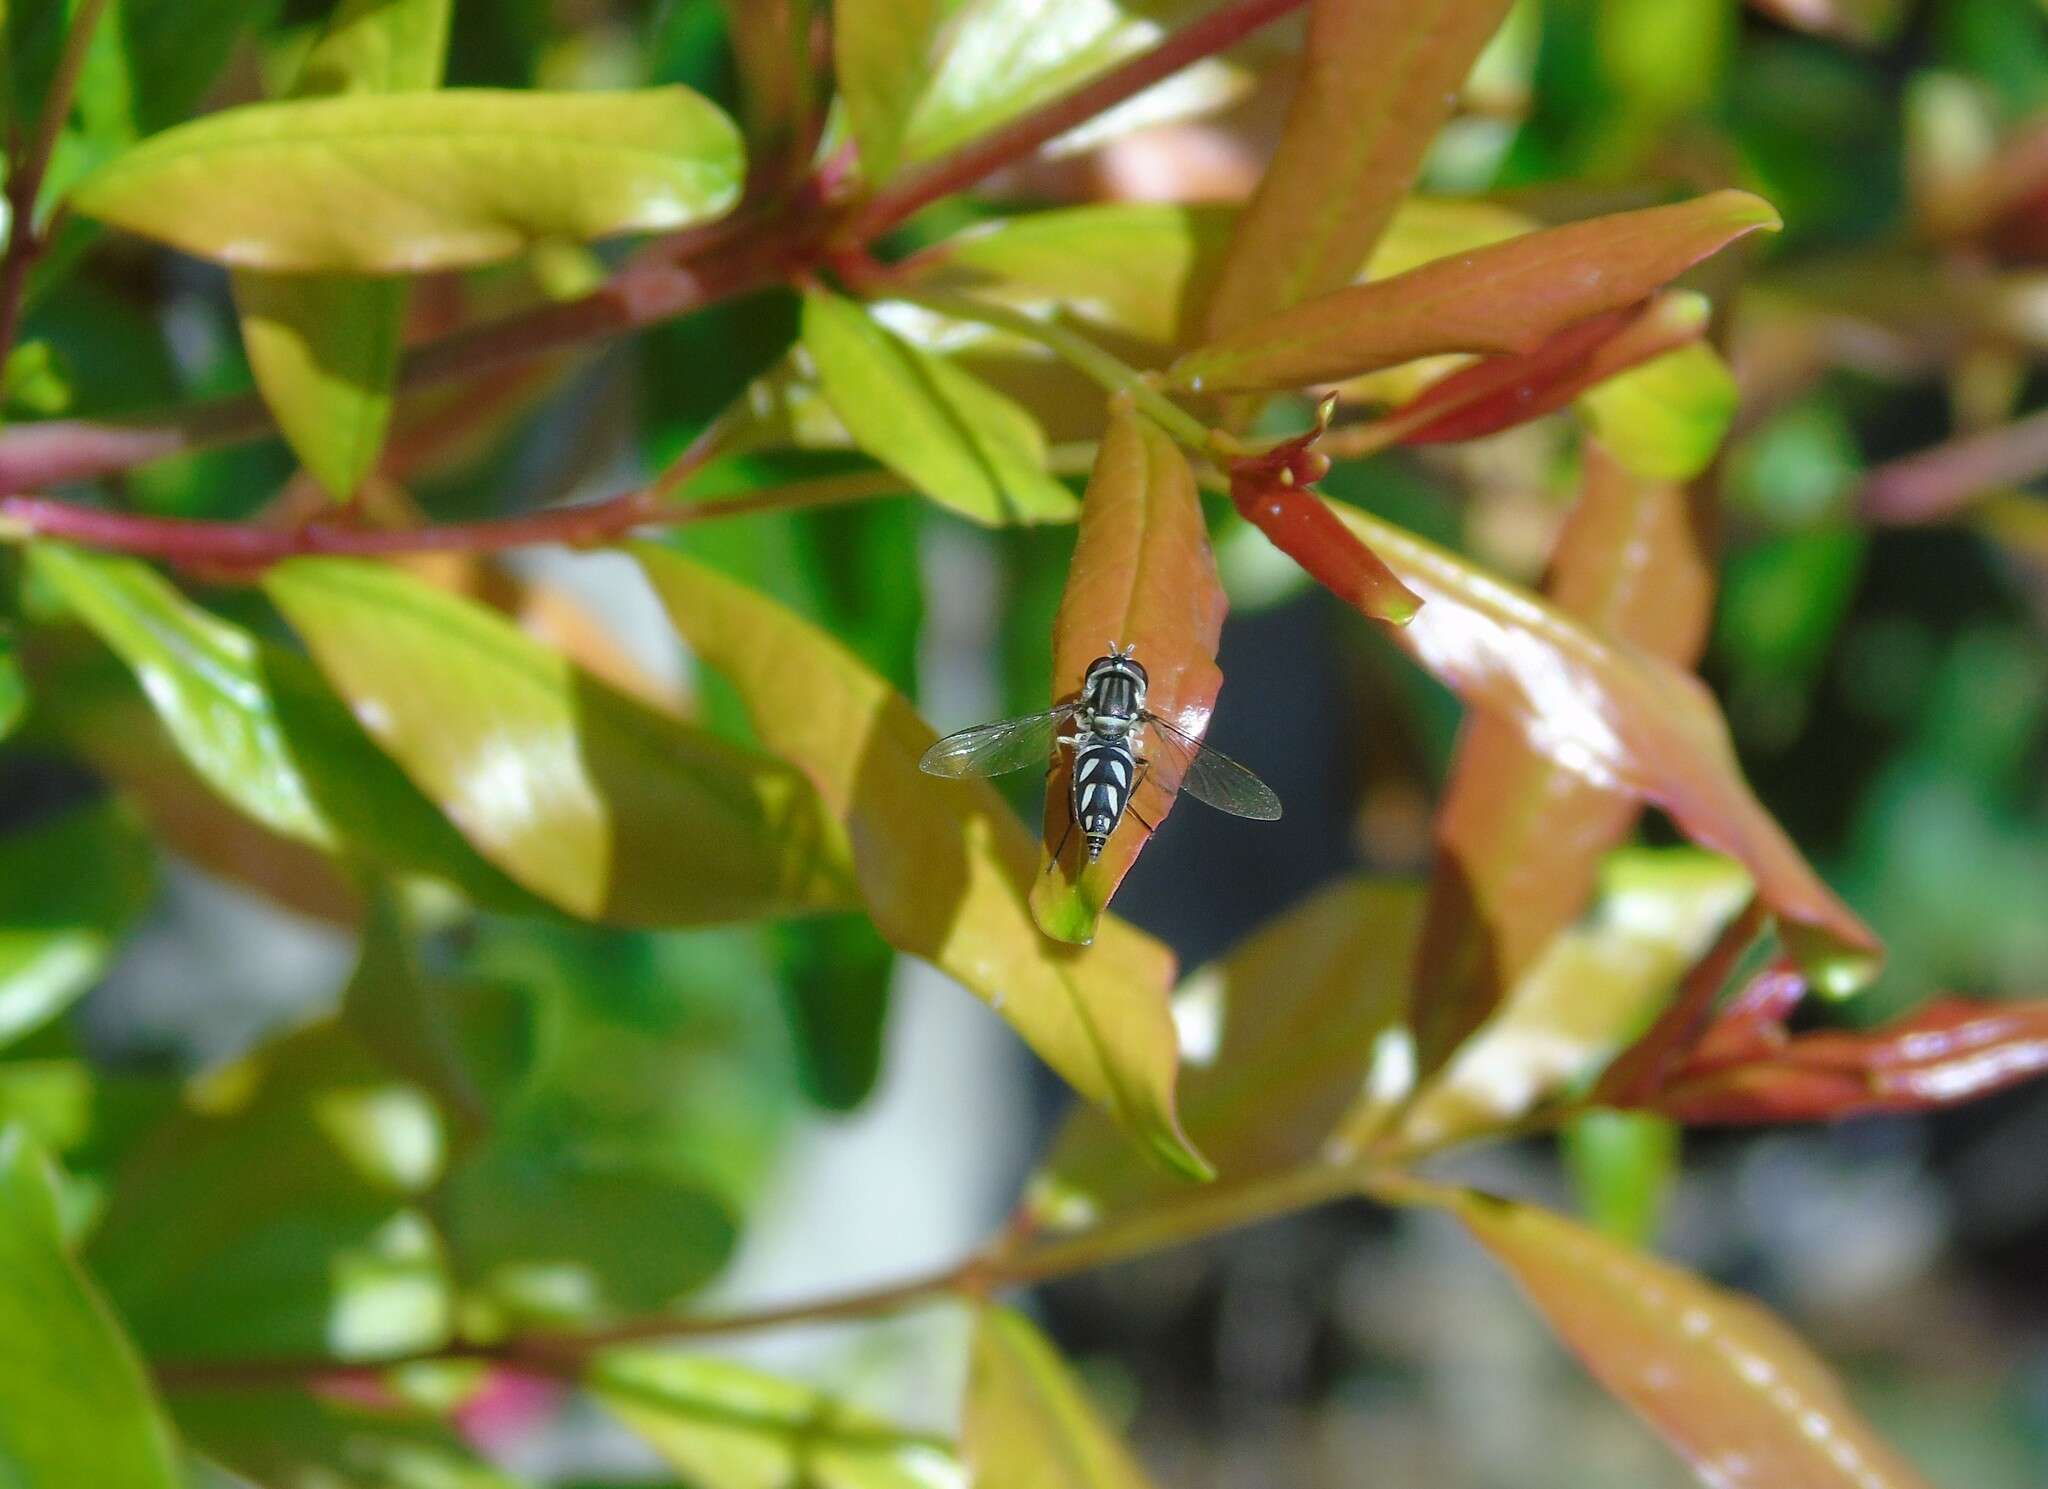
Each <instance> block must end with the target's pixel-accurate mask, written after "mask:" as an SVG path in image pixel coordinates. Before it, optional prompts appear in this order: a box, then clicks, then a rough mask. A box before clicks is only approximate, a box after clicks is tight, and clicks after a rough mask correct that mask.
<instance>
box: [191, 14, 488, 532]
mask: <svg viewBox="0 0 2048 1489" xmlns="http://www.w3.org/2000/svg"><path fill="white" fill-rule="evenodd" d="M449 4H450V0H398V3H392V0H349V3H347V4H345V5H343V6H342V7H341V9H340V10H339V11H337V12H336V13H335V16H334V18H333V19H332V20H331V21H330V22H329V23H328V27H327V30H326V32H325V34H323V35H322V36H321V38H320V40H319V41H317V42H315V43H314V45H313V50H312V51H311V52H310V53H309V54H308V56H307V58H306V62H305V65H304V66H303V67H302V68H301V69H300V74H299V81H298V85H297V87H296V88H295V89H294V90H293V96H295V97H299V98H314V97H321V96H326V95H331V94H342V93H359V94H375V93H405V92H417V91H420V90H422V89H430V88H433V87H436V86H438V85H439V83H440V81H441V63H442V58H443V56H444V54H445V53H446V51H447V48H448V12H449ZM232 282H233V285H234V294H235V308H236V310H237V312H238V313H239V314H240V316H241V321H242V344H243V347H244V348H245V349H246V350H247V352H248V355H249V370H250V371H251V372H252V373H253V374H254V375H255V377H256V385H257V387H258V388H260V389H261V390H262V392H263V401H264V402H265V404H267V405H268V406H269V408H270V411H271V413H272V415H273V416H274V417H275V418H276V419H277V422H278V427H279V429H281V430H282V431H283V433H284V436H285V438H286V440H288V441H289V442H290V444H291V447H292V449H293V451H294V452H295V453H296V454H297V455H298V457H299V460H300V462H301V463H302V464H304V465H305V467H306V469H307V470H308V471H309V472H311V473H312V475H313V478H314V479H315V480H317V481H318V482H320V484H321V485H322V486H324V487H325V488H326V489H327V490H328V492H329V493H330V494H331V495H333V496H334V497H335V498H336V499H337V500H345V499H346V498H348V497H349V496H352V495H353V494H354V493H355V490H356V487H357V486H358V485H359V484H360V483H361V481H362V479H363V477H364V476H366V475H368V474H369V473H370V471H371V469H372V468H373V467H374V466H375V464H376V461H377V454H378V451H379V449H380V448H381V447H382V445H383V442H384V429H385V426H386V424H387V423H388V422H389V420H390V417H391V379H392V375H393V373H394V372H395V371H396V370H397V367H398V342H399V332H400V329H401V325H402V322H403V320H404V318H405V304H406V286H405V285H404V284H403V283H402V282H401V281H396V280H362V279H351V278H347V277H345V276H338V275H327V274H319V275H290V276H285V275H275V274H263V273H260V272H258V271H255V270H248V269H245V270H242V271H241V272H240V273H238V274H236V275H234V277H233V281H232Z"/></svg>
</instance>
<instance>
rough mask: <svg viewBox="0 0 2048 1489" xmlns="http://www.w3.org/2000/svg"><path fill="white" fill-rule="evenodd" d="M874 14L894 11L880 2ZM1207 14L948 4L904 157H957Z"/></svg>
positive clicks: (1098, 6) (1117, 6)
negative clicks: (976, 140) (982, 138)
mask: <svg viewBox="0 0 2048 1489" xmlns="http://www.w3.org/2000/svg"><path fill="white" fill-rule="evenodd" d="M877 8H878V9H881V10H884V11H888V10H890V8H891V7H889V5H888V0H882V4H881V5H880V6H878V7H877ZM1208 8H1211V7H1208V6H1206V5H1204V4H1201V3H1199V0H1112V3H1107V4H1105V3H1102V0H1051V3H1047V0H951V3H949V4H947V5H946V7H945V15H946V20H945V25H944V26H943V27H942V28H941V29H940V30H939V31H938V33H937V35H936V37H935V47H934V49H933V51H932V52H931V53H930V54H929V55H927V56H926V57H924V58H922V59H920V60H921V63H922V68H921V76H920V77H919V78H918V79H917V81H918V82H919V83H920V84H921V87H919V89H918V91H917V94H916V98H915V101H914V103H913V104H912V105H911V108H910V113H909V117H908V118H907V119H905V120H904V122H903V126H902V157H903V159H904V160H905V161H919V160H927V159H930V158H932V157H933V156H937V155H943V154H945V153H946V152H947V151H949V150H953V149H956V148H958V147H959V146H961V145H964V144H966V143H967V142H968V141H969V140H971V139H973V138H975V136H977V135H981V134H986V133H987V132H988V131H990V130H992V129H994V128H996V127H997V126H998V125H1000V124H1004V123H1006V122H1008V121H1009V120H1011V119H1014V118H1016V117H1017V116H1018V115H1020V114H1023V113H1025V112H1026V111H1028V110H1030V109H1032V108H1034V107H1036V106H1037V105H1039V104H1042V103H1049V102H1050V101H1052V100H1053V99H1055V98H1057V97H1059V96H1060V95H1061V94H1063V93H1067V92H1070V91H1071V90H1073V89H1074V88H1077V87H1079V86H1080V85H1081V84H1083V83H1085V82H1087V81H1088V80H1089V79H1090V78H1092V77H1094V76H1096V75H1097V74H1099V73H1103V72H1106V71H1108V70H1109V69H1110V68H1112V67H1114V66H1116V65H1117V64H1118V63H1120V62H1124V61H1127V60H1129V59H1130V58H1132V57H1134V56H1137V55H1138V54H1139V53H1141V52H1146V51H1149V50H1151V49H1152V48H1153V47H1155V46H1157V45H1158V44H1159V38H1160V36H1161V34H1162V32H1163V31H1165V30H1168V29H1171V28H1173V27H1175V26H1178V25H1179V24H1180V23H1181V22H1182V21H1184V20H1187V19H1191V18H1192V17H1194V16H1196V15H1198V14H1200V13H1201V12H1202V11H1203V10H1205V9H1208ZM1159 86H1160V87H1170V86H1172V83H1171V82H1169V83H1167V84H1162V85H1159ZM1142 96H1143V95H1141V97H1142ZM1124 107H1125V108H1126V109H1128V108H1131V107H1132V105H1125V106H1124ZM1140 107H1142V106H1140ZM1122 111H1123V110H1119V111H1118V112H1122Z"/></svg>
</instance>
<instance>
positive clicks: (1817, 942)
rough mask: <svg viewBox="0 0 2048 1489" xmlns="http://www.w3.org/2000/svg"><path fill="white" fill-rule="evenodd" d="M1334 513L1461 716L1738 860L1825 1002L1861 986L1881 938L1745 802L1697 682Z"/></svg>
mask: <svg viewBox="0 0 2048 1489" xmlns="http://www.w3.org/2000/svg"><path fill="white" fill-rule="evenodd" d="M1330 510H1331V511H1333V512H1335V513H1336V514H1337V516H1338V517H1340V518H1341V519H1342V521H1343V522H1344V524H1345V526H1347V527H1348V528H1350V529H1351V531H1352V532H1353V533H1355V534H1356V535H1357V536H1358V537H1359V538H1360V539H1361V540H1362V541H1363V542H1365V543H1366V544H1368V545H1370V546H1371V547H1372V548H1373V549H1374V550H1375V551H1376V552H1377V553H1378V554H1379V555H1380V556H1381V557H1382V558H1384V559H1385V561H1386V563H1387V564H1388V566H1389V567H1391V568H1392V569H1393V571H1394V573H1395V574H1397V575H1398V576H1399V577H1400V578H1401V580H1402V581H1403V582H1404V583H1405V584H1406V585H1407V586H1408V587H1409V588H1410V589H1412V590H1414V591H1415V592H1416V593H1417V594H1419V595H1420V596H1421V597H1422V599H1423V601H1424V604H1423V606H1422V609H1421V611H1420V612H1419V613H1418V614H1417V615H1416V617H1415V619H1414V620H1413V621H1412V622H1410V623H1409V624H1408V625H1406V626H1403V627H1400V628H1398V629H1394V630H1392V631H1391V632H1390V635H1391V637H1392V639H1393V640H1394V641H1395V643H1396V644H1397V645H1399V646H1400V647H1401V648H1402V649H1403V650H1404V651H1406V652H1408V653H1409V655H1411V656H1412V657H1414V658H1415V659H1416V660H1417V661H1418V662H1420V663H1421V664H1422V665H1423V666H1424V667H1426V668H1428V669H1429V670H1430V671H1431V672H1432V673H1434V674H1435V675H1436V676H1437V677H1438V678H1440V679H1441V680H1442V681H1443V682H1444V683H1445V684H1446V685H1447V686H1449V687H1450V688H1451V690H1452V691H1453V692H1455V693H1457V694H1458V695H1459V696H1460V697H1462V698H1463V699H1464V700H1465V702H1466V703H1467V704H1468V705H1469V706H1471V707H1473V708H1475V709H1478V710H1480V711H1481V712H1484V713H1492V714H1497V715H1500V716H1502V717H1504V718H1506V719H1508V720H1509V721H1511V722H1512V723H1513V724H1514V725H1515V726H1516V727H1517V728H1518V729H1519V730H1520V731H1521V733H1522V736H1523V738H1524V740H1525V742H1526V743H1527V744H1528V745H1529V746H1530V747H1531V748H1532V749H1533V750H1535V751H1536V752H1537V753H1538V754H1540V755H1543V756H1544V757H1545V758H1547V759H1549V760H1551V761H1553V762H1555V763H1556V764H1558V765H1561V766H1563V767H1565V768H1566V769H1567V770H1568V771H1570V772H1572V773H1573V774H1575V775H1578V776H1581V777H1583V778H1584V779H1586V780H1588V781H1591V782H1592V783H1594V784H1595V785H1598V786H1600V787H1602V788H1603V789H1605V790H1608V791H1614V792H1621V793H1626V794H1628V795H1632V796H1636V797H1640V798H1642V799H1644V800H1646V801H1650V802H1653V803H1655V804H1656V805H1658V806H1660V807H1662V808H1663V809H1664V810H1665V811H1666V812H1668V813H1670V815H1671V816H1672V818H1673V819H1674V820H1675V821H1676V822H1677V823H1678V825H1679V827H1680V828H1682V829H1683V830H1684V831H1685V833H1686V835H1687V836H1688V837H1690V838H1692V839H1693V840H1694V841H1695V842H1698V843H1700V844H1702V845H1704V846H1706V847H1709V848H1714V849H1717V850H1719V851H1720V852H1723V853H1726V854H1728V855H1729V856H1730V857H1733V858H1736V859H1739V860H1740V861H1741V862H1742V863H1743V864H1744V865H1745V866H1746V867H1747V868H1748V869H1749V871H1750V873H1751V875H1752V876H1753V877H1754V878H1755V880H1756V883H1757V889H1758V893H1759V894H1760V895H1761V896H1762V897H1763V900H1764V902H1765V903H1766V904H1767V905H1768V906H1769V907H1770V908H1771V909H1772V911H1773V912H1775V913H1776V914H1777V916H1778V917H1779V920H1780V922H1781V926H1782V930H1783V934H1784V935H1785V937H1786V939H1787V940H1788V941H1789V942H1790V943H1791V944H1792V945H1793V946H1794V948H1795V949H1796V950H1798V951H1800V952H1801V954H1802V958H1803V959H1804V960H1805V961H1806V962H1807V964H1808V966H1809V967H1810V968H1811V969H1812V970H1813V971H1814V973H1815V975H1816V977H1817V978H1818V979H1819V980H1821V981H1823V982H1824V983H1825V984H1826V985H1827V986H1828V987H1829V988H1830V989H1831V990H1848V989H1852V988H1854V987H1857V986H1860V985H1861V984H1862V983H1863V982H1864V981H1866V980H1868V978H1869V977H1870V976H1871V975H1872V974H1873V973H1874V971H1875V969H1876V965H1877V961H1878V956H1879V943H1878V941H1877V938H1876V937H1875V936H1873V935H1872V934H1871V932H1870V930H1869V929H1868V927H1866V926H1865V925H1864V924H1863V922H1862V921H1860V920H1858V919H1857V918H1856V915H1855V914H1854V912H1852V911H1851V910H1850V909H1849V908H1848V906H1846V905H1844V904H1843V903H1842V902H1841V901H1840V900H1839V899H1837V898H1836V897H1835V895H1834V893H1833V892H1832V891H1830V890H1829V889H1828V887H1827V886H1826V885H1825V884H1823V883H1822V882H1821V880H1820V878H1819V877H1818V876H1817V875H1816V874H1815V873H1814V872H1813V870H1812V868H1811V867H1809V866H1808V864H1807V863H1806V860H1805V859H1803V858H1802V857H1800V855H1799V850H1798V849H1797V848H1796V847H1794V846H1793V844H1792V842H1791V840H1790V839H1789V838H1787V837H1786V836H1785V833H1784V830H1783V829H1782V828H1780V827H1779V826H1778V824H1777V823H1776V822H1775V821H1774V820H1773V819H1772V818H1771V815H1770V813H1769V812H1767V811H1766V810H1765V809H1764V807H1763V804H1762V803H1761V802H1759V801H1758V800H1757V799H1756V797H1755V795H1754V794H1752V793H1751V791H1750V789H1749V786H1748V783H1747V782H1745V781H1744V780H1743V778H1742V770H1741V767H1740V766H1739V765H1738V764H1737V762H1736V759H1735V750H1734V746H1733V745H1732V744H1731V742H1730V741H1729V738H1728V726H1727V724H1726V723H1725V722H1724V721H1723V720H1722V718H1721V712H1720V709H1719V708H1718V707H1716V706H1715V703H1714V699H1713V696H1712V695H1711V694H1710V693H1708V692H1707V690H1706V688H1705V687H1703V686H1702V685H1701V684H1700V682H1699V680H1698V679H1697V678H1695V677H1693V676H1692V675H1691V674H1690V673H1687V672H1684V671H1681V670H1680V669H1679V668H1677V667H1674V666H1672V665H1671V664H1670V663H1669V662H1666V661H1664V660H1662V659H1660V658H1658V657H1656V656H1654V655H1652V654H1650V653H1648V652H1645V651H1643V650H1642V649H1641V648H1639V647H1637V646H1633V645H1630V644H1629V643H1628V642H1626V641H1613V640H1608V639H1607V638H1605V637H1604V636H1602V635H1601V634H1600V633H1598V632H1596V631H1594V630H1592V629H1590V628H1589V627H1587V626H1585V625H1584V624H1582V623H1581V622H1579V621H1577V620H1574V619H1573V618H1572V617H1570V616H1569V615H1567V614H1565V613H1564V612H1562V611H1560V610H1559V609H1557V608H1555V607H1553V606H1551V605H1548V604H1545V603H1544V602H1543V601H1542V600H1540V599H1538V598H1537V597H1536V596H1535V595H1532V594H1530V593H1529V592H1528V591H1526V590H1524V589H1521V588H1520V587H1518V586H1516V585H1513V584H1509V583H1508V582H1506V581H1505V580H1502V579H1499V578H1497V577H1495V576H1494V575H1492V574H1489V573H1487V572H1486V571H1484V570H1482V569H1479V568H1476V567H1474V566H1473V565H1472V564H1471V563H1470V562H1468V561H1467V560H1465V559H1462V558H1459V557H1458V556H1456V555H1455V554H1451V553H1448V552H1446V551H1445V550H1443V549H1441V548H1438V547H1436V546H1435V545H1434V544H1431V543H1428V542H1425V541H1424V540H1423V539H1421V538H1418V537H1416V536H1415V535H1414V534H1413V533H1410V532H1407V531H1405V530H1404V529H1402V528H1398V527H1395V526H1394V525H1393V524H1391V523H1387V522H1382V521H1380V520H1379V519H1378V518H1376V517H1371V516H1368V515H1367V514H1366V513H1364V512H1361V511H1359V510H1357V509H1356V508H1353V507H1346V506H1340V505H1334V504H1333V505H1331V507H1330ZM1653 594H1654V592H1649V594H1647V595H1646V603H1647V602H1650V596H1651V595H1653Z"/></svg>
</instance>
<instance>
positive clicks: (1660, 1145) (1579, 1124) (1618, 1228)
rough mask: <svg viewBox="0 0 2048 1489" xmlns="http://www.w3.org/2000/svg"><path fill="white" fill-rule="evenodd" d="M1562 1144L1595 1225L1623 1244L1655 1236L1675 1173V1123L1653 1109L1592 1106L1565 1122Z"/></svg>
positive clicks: (1636, 1243)
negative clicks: (1642, 1110)
mask: <svg viewBox="0 0 2048 1489" xmlns="http://www.w3.org/2000/svg"><path fill="white" fill-rule="evenodd" d="M1563 1146H1564V1159H1565V1166H1566V1168H1568V1169H1569V1170H1570V1171H1571V1176H1572V1187H1573V1188H1574V1189H1576V1190H1577V1191H1578V1195H1579V1203H1580V1204H1581V1205H1582V1206H1583V1207H1584V1209H1585V1212H1586V1218H1587V1219H1589V1220H1590V1221H1592V1223H1593V1227H1594V1229H1596V1230H1598V1231H1599V1232H1600V1234H1602V1235H1603V1236H1607V1237H1609V1238H1610V1239H1612V1240H1616V1241H1620V1242H1621V1243H1622V1244H1623V1245H1627V1246H1647V1245H1649V1244H1650V1243H1651V1242H1652V1241H1653V1240H1655V1239H1656V1236H1657V1226H1658V1222H1659V1221H1660V1220H1661V1219H1662V1218H1663V1211H1664V1201H1665V1199H1666V1198H1667V1197H1668V1196H1669V1194H1670V1192H1671V1188H1672V1185H1673V1184H1674V1183H1675V1182H1676V1181H1677V1178H1678V1149H1679V1134H1678V1124H1677V1123H1675V1122H1673V1121H1672V1120H1671V1119H1670V1118H1669V1117H1664V1116H1659V1115H1658V1114H1656V1113H1655V1112H1623V1111H1615V1110H1613V1109H1612V1108H1609V1107H1595V1108H1593V1109H1592V1110H1589V1111H1583V1112H1580V1113H1579V1114H1578V1115H1577V1116H1575V1117H1573V1118H1572V1119H1571V1121H1570V1122H1569V1123H1568V1124H1567V1125H1566V1127H1565V1129H1564V1142H1563Z"/></svg>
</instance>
